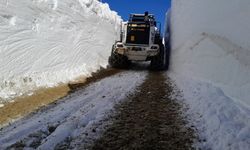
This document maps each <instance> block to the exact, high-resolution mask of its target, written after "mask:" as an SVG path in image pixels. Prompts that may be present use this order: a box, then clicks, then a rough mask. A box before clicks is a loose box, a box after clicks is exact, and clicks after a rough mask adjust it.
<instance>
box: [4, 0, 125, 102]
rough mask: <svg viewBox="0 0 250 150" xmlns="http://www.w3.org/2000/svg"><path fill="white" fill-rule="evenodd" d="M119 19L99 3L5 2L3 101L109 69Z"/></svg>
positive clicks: (74, 0) (87, 0)
mask: <svg viewBox="0 0 250 150" xmlns="http://www.w3.org/2000/svg"><path fill="white" fill-rule="evenodd" d="M120 21H121V17H119V16H118V15H117V13H116V12H113V11H111V10H110V9H109V6H108V4H103V3H100V2H98V1H97V0H58V1H57V0H21V1H17V0H1V1H0V68H1V69H0V103H1V101H2V102H3V101H4V100H6V99H8V98H13V97H15V96H18V95H22V94H23V93H27V92H30V91H32V90H34V89H36V88H39V87H52V86H56V85H57V84H60V83H67V82H69V81H71V80H74V79H76V78H78V77H80V76H89V75H90V73H91V72H94V71H96V70H98V69H99V68H100V67H101V66H102V67H105V66H106V65H107V62H108V61H107V60H108V56H109V55H110V50H111V47H112V44H113V42H114V41H115V40H116V39H117V38H118V37H119V36H118V32H119V24H120Z"/></svg>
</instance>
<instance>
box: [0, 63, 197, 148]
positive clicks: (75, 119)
mask: <svg viewBox="0 0 250 150" xmlns="http://www.w3.org/2000/svg"><path fill="white" fill-rule="evenodd" d="M70 88H71V89H72V90H71V92H70V93H69V95H68V96H66V97H64V98H62V99H60V100H58V101H57V102H55V103H53V104H50V105H48V106H46V107H43V108H41V109H39V110H37V111H36V112H33V113H32V114H30V115H28V116H26V117H24V118H23V119H21V120H18V121H16V122H14V123H13V124H10V125H9V126H6V127H4V128H3V129H1V130H0V149H42V150H43V149H44V150H45V149H46V150H47V149H58V150H59V149H94V150H99V149H192V148H193V147H192V145H193V141H194V139H195V138H196V137H195V131H194V129H192V128H190V127H188V126H187V122H185V119H184V118H183V115H182V113H183V112H182V105H181V104H179V103H178V102H177V101H175V100H174V99H173V98H172V97H171V95H172V92H173V90H172V89H173V84H172V83H171V80H170V79H169V78H168V77H167V74H166V72H150V71H148V70H147V68H145V66H144V65H142V66H139V67H136V68H133V69H132V70H125V71H121V70H112V69H111V70H108V71H107V70H106V71H103V72H100V73H98V74H95V75H94V76H93V77H92V78H91V79H89V80H88V81H87V83H85V84H80V85H79V84H78V85H77V84H76V85H70Z"/></svg>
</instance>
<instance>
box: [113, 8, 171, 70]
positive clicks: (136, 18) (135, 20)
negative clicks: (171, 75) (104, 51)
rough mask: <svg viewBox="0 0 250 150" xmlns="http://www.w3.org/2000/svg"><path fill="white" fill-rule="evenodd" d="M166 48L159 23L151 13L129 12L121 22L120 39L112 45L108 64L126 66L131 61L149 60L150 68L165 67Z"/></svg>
mask: <svg viewBox="0 0 250 150" xmlns="http://www.w3.org/2000/svg"><path fill="white" fill-rule="evenodd" d="M167 55H168V52H167V50H166V49H165V47H164V45H163V39H162V36H161V24H160V23H159V22H157V21H156V20H155V17H154V15H153V14H149V13H148V12H145V13H144V14H130V17H129V20H128V21H126V22H122V23H121V31H120V40H118V41H116V42H115V44H114V45H113V46H112V50H111V55H110V57H109V65H110V66H111V67H114V68H128V67H129V66H130V64H131V61H150V68H151V69H152V70H163V69H166V68H167V65H168V63H167V62H168V60H166V58H168V57H167Z"/></svg>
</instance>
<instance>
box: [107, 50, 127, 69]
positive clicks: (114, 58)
mask: <svg viewBox="0 0 250 150" xmlns="http://www.w3.org/2000/svg"><path fill="white" fill-rule="evenodd" d="M109 65H110V66H111V67H113V68H123V69H124V68H128V67H129V65H130V61H129V60H128V58H127V57H126V56H123V55H121V54H118V53H116V52H115V51H114V46H113V48H112V51H111V56H110V57H109Z"/></svg>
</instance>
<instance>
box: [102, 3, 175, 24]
mask: <svg viewBox="0 0 250 150" xmlns="http://www.w3.org/2000/svg"><path fill="white" fill-rule="evenodd" d="M170 1H171V0H102V2H105V3H108V4H109V7H110V8H111V9H112V10H114V11H116V12H118V14H119V15H120V16H122V18H123V20H128V17H129V14H130V13H144V12H145V11H148V12H149V13H152V14H155V17H156V19H157V21H160V22H161V23H162V25H163V24H164V20H165V13H166V11H167V10H168V9H169V8H170V3H171V2H170Z"/></svg>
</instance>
